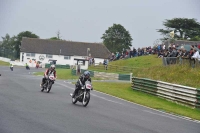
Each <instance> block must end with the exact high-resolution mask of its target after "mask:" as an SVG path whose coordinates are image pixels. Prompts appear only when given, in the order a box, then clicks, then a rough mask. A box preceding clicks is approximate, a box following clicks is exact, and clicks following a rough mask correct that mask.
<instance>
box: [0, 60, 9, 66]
mask: <svg viewBox="0 0 200 133" xmlns="http://www.w3.org/2000/svg"><path fill="white" fill-rule="evenodd" d="M9 65H10V63H8V62H4V61H0V66H9Z"/></svg>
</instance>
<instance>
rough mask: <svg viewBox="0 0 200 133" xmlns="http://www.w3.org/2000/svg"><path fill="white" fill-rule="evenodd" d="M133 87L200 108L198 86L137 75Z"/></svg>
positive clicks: (199, 90)
mask: <svg viewBox="0 0 200 133" xmlns="http://www.w3.org/2000/svg"><path fill="white" fill-rule="evenodd" d="M132 88H133V89H134V90H139V91H142V92H145V93H149V94H153V95H156V96H159V97H162V98H165V99H168V100H171V101H175V102H178V103H181V104H185V105H189V106H191V107H195V108H200V89H197V88H193V87H188V86H182V85H177V84H171V83H167V82H162V81H157V80H151V79H145V78H137V77H133V78H132Z"/></svg>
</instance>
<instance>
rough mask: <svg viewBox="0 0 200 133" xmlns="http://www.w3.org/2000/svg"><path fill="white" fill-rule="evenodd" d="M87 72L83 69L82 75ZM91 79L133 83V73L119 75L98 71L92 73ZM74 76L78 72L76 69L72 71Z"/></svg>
mask: <svg viewBox="0 0 200 133" xmlns="http://www.w3.org/2000/svg"><path fill="white" fill-rule="evenodd" d="M85 71H86V70H84V69H81V74H83V73H84V72H85ZM87 71H89V72H90V76H91V77H97V78H101V79H109V80H125V81H129V82H130V81H131V78H132V73H131V74H117V73H106V72H96V71H90V70H87ZM71 74H72V75H76V71H75V70H74V69H72V70H71Z"/></svg>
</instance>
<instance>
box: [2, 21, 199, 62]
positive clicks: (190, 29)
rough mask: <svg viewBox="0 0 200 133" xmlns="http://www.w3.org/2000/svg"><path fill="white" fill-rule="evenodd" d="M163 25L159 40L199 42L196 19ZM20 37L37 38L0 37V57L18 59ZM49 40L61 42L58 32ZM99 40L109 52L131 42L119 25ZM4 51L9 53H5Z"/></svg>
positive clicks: (26, 32)
mask: <svg viewBox="0 0 200 133" xmlns="http://www.w3.org/2000/svg"><path fill="white" fill-rule="evenodd" d="M163 25H164V27H165V29H157V32H159V33H161V35H163V38H161V39H160V40H168V39H170V36H169V33H170V32H171V31H174V39H177V40H190V41H200V23H199V22H197V20H196V19H188V18H173V19H170V20H168V19H166V20H165V21H164V22H163ZM22 37H29V38H39V36H38V35H36V34H34V33H32V32H30V31H23V32H20V33H19V34H18V35H16V36H13V37H11V36H10V35H9V34H6V35H5V37H2V40H3V41H2V44H0V56H3V55H2V53H3V52H4V54H5V53H7V54H9V53H15V56H16V58H19V57H20V46H21V40H22ZM49 39H52V40H62V39H61V37H60V31H58V32H57V37H51V38H49ZM101 39H102V40H103V44H104V45H105V46H106V47H107V48H108V50H110V52H121V51H122V50H124V49H130V47H131V46H132V40H133V39H132V37H131V35H130V33H129V31H128V30H126V29H125V28H124V27H123V26H122V25H121V24H113V25H112V26H111V27H108V29H107V30H106V31H105V33H104V34H103V35H102V37H101ZM5 50H7V51H9V52H5ZM4 57H5V56H4Z"/></svg>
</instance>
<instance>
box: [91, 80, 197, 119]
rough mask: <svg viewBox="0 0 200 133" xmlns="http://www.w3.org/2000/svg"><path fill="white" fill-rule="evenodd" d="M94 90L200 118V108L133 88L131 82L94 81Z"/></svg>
mask: <svg viewBox="0 0 200 133" xmlns="http://www.w3.org/2000/svg"><path fill="white" fill-rule="evenodd" d="M93 86H94V90H97V91H100V92H104V93H107V94H110V95H113V96H116V97H119V98H122V99H125V100H128V101H131V102H134V103H138V104H141V105H145V106H147V107H151V108H154V109H158V110H162V111H165V112H168V113H172V114H175V115H182V116H187V117H190V118H193V119H197V120H200V110H197V109H192V108H190V107H186V106H184V105H180V104H176V103H174V102H171V101H167V100H165V99H162V98H159V97H156V96H153V95H149V94H146V93H143V92H139V91H136V90H133V89H132V88H131V84H130V83H110V82H103V83H102V82H93Z"/></svg>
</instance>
